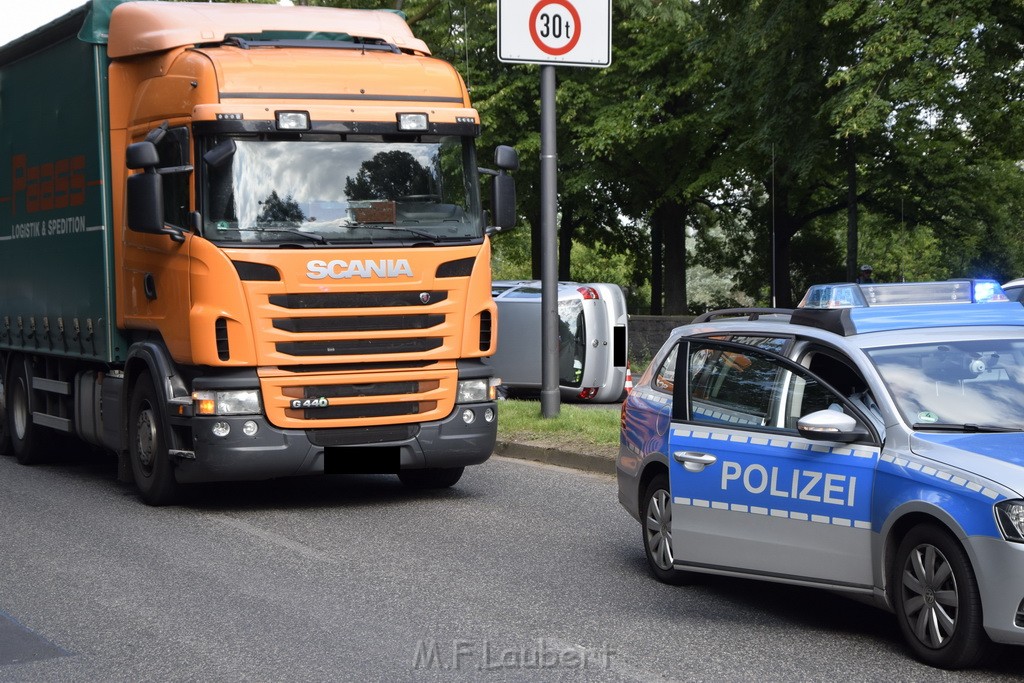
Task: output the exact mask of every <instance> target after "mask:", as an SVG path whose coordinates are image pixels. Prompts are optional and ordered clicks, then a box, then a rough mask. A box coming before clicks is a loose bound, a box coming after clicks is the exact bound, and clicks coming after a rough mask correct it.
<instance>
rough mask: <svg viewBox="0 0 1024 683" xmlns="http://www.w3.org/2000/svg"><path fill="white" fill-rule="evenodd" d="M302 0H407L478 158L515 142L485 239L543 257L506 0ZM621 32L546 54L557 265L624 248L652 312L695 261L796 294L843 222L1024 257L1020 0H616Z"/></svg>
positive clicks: (942, 272)
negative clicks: (606, 53) (474, 114)
mask: <svg viewBox="0 0 1024 683" xmlns="http://www.w3.org/2000/svg"><path fill="white" fill-rule="evenodd" d="M307 4H320V5H336V6H352V7H355V6H360V7H379V8H388V9H401V10H402V11H403V12H405V14H406V15H407V17H408V18H409V22H410V24H411V25H412V26H413V29H414V31H416V33H417V34H418V35H419V36H420V37H422V38H423V39H424V40H425V41H426V42H427V44H428V45H430V46H431V48H432V50H433V52H434V54H435V56H437V57H439V58H442V59H446V60H448V61H450V62H452V63H453V64H454V65H455V66H456V67H457V68H458V69H459V70H460V72H461V73H462V74H463V76H464V77H465V79H466V82H467V85H468V86H469V89H470V92H471V95H472V97H473V100H474V104H475V106H476V107H477V108H478V109H479V111H480V113H481V117H482V120H483V131H482V136H481V141H480V146H481V149H483V150H485V151H484V153H483V154H482V155H481V156H482V157H483V158H484V159H486V150H488V149H492V148H493V147H494V145H496V144H511V145H513V146H515V147H516V148H517V149H518V151H519V153H520V159H521V169H520V171H518V172H517V174H516V175H517V180H518V187H519V198H520V213H521V216H522V217H523V221H522V222H523V223H524V224H525V227H524V228H523V229H522V233H519V234H516V236H513V235H511V234H510V235H497V236H496V237H495V240H494V242H495V249H494V253H495V258H496V259H502V258H506V260H508V259H509V258H511V259H522V258H524V257H525V256H526V254H529V255H530V258H531V260H532V261H537V259H538V255H539V254H538V252H537V240H535V239H534V240H533V247H532V249H529V250H527V251H526V252H525V253H524V251H523V247H524V242H525V241H527V240H526V237H527V236H528V235H532V234H536V232H537V229H538V227H539V223H540V197H539V187H540V183H539V175H540V171H539V167H540V164H539V154H540V136H539V130H540V95H539V69H538V67H536V66H529V65H514V64H503V63H501V62H499V61H498V59H497V47H496V17H497V3H496V2H488V1H482V0H461V1H460V0H360V1H359V2H347V1H342V0H308V3H307ZM612 31H613V41H614V45H613V61H612V64H611V66H609V67H608V68H605V69H587V68H565V69H563V68H559V69H558V70H557V78H558V94H557V115H558V169H559V197H558V212H559V218H560V223H561V225H560V228H561V230H562V234H563V239H562V240H561V242H560V249H561V250H562V254H561V256H562V258H561V260H560V263H561V266H560V276H561V277H563V278H576V279H580V278H581V276H582V274H583V273H587V274H589V272H592V271H590V270H589V268H590V266H591V265H592V263H593V262H594V261H595V260H597V261H600V260H601V259H603V258H604V256H603V255H604V254H605V253H618V254H626V255H627V258H626V259H625V260H624V261H621V260H620V261H615V260H612V261H610V263H617V264H618V265H616V266H615V267H614V268H609V269H608V271H609V272H612V271H616V272H617V269H619V268H626V269H627V270H629V271H630V272H629V275H628V279H629V281H630V285H631V286H632V287H634V289H635V290H636V291H641V289H642V288H643V287H648V286H650V287H651V290H652V295H653V296H654V297H655V299H656V301H654V302H651V303H652V304H653V305H652V306H651V308H652V309H654V310H661V305H662V303H664V304H665V310H666V311H680V310H684V309H685V308H687V307H688V306H689V307H690V308H691V309H692V308H694V307H695V306H694V304H695V302H694V300H693V299H692V297H690V296H688V294H687V289H686V282H687V279H688V278H687V274H688V272H689V271H691V270H692V271H693V273H708V272H712V273H716V274H718V276H719V280H720V281H724V280H728V281H731V282H733V283H734V290H733V295H730V296H733V298H734V299H735V300H737V301H739V300H753V301H756V302H760V303H769V302H771V301H774V302H775V303H777V304H779V305H787V304H790V303H792V301H793V300H794V298H798V296H799V294H800V292H801V291H802V288H803V287H805V286H806V285H807V284H810V283H811V282H814V281H817V280H821V279H843V278H844V277H845V276H846V274H847V272H848V270H847V268H848V266H851V265H852V263H847V262H846V261H847V258H846V254H845V250H844V244H845V242H846V239H847V235H848V234H857V235H859V240H858V242H857V244H858V249H857V252H856V253H855V254H853V258H854V259H855V260H856V262H871V263H872V264H873V265H874V267H875V272H876V275H878V276H879V277H882V278H891V279H901V278H906V279H917V278H942V277H952V276H968V275H985V276H989V277H995V278H997V279H1009V278H1010V277H1013V276H1018V275H1022V274H1024V247H1022V246H1021V244H1020V243H1021V240H1020V239H1019V238H1018V235H1019V233H1020V220H1021V219H1020V216H1021V215H1024V213H1022V209H1024V207H1022V206H1021V204H1022V203H1024V172H1022V167H1021V163H1020V162H1021V160H1022V159H1024V125H1022V124H1024V79H1022V78H1021V76H1022V73H1021V72H1022V70H1024V59H1022V54H1024V48H1022V45H1024V2H1022V0H928V1H927V2H923V1H922V2H909V3H908V2H898V1H897V0H775V1H774V2H771V3H768V2H762V1H755V2H751V1H749V0H699V1H696V2H666V1H665V0H616V2H615V3H613V29H612ZM851 207H855V208H856V212H852V211H851ZM853 228H858V230H857V231H856V232H854V231H853ZM504 244H507V245H508V247H509V249H508V250H507V251H508V253H507V254H503V250H504V246H503V245H504ZM573 245H586V259H585V264H586V266H583V265H581V264H580V262H579V261H578V260H576V259H573V258H572V257H571V255H570V254H569V250H570V249H573V250H576V249H579V247H578V246H575V247H574V246H573ZM523 265H525V266H526V267H525V269H523V268H521V270H526V272H531V273H533V274H535V273H536V269H535V268H531V267H530V264H523ZM597 272H600V270H598V271H597ZM773 272H774V273H775V274H776V275H775V278H774V280H773V278H772V273H773ZM691 279H692V278H691ZM692 289H693V291H695V292H696V291H702V292H703V291H706V290H707V289H708V288H701V287H696V288H692ZM644 291H646V290H644ZM715 292H716V294H714V295H713V296H714V298H716V300H721V298H722V296H723V294H722V288H721V287H720V286H717V289H715ZM680 298H681V300H680ZM708 303H709V304H711V303H714V302H710V301H709V302H708Z"/></svg>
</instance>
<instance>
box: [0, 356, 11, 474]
mask: <svg viewBox="0 0 1024 683" xmlns="http://www.w3.org/2000/svg"><path fill="white" fill-rule="evenodd" d="M5 367H7V359H6V358H4V357H3V356H0V455H10V454H11V429H10V427H9V426H8V425H7V377H5V376H4V368H5Z"/></svg>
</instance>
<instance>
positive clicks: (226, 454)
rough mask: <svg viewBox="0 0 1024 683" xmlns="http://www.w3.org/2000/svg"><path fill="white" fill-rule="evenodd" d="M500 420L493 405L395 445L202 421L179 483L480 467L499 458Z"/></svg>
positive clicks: (336, 433)
mask: <svg viewBox="0 0 1024 683" xmlns="http://www.w3.org/2000/svg"><path fill="white" fill-rule="evenodd" d="M488 409H489V410H490V414H491V416H492V419H491V420H490V422H488V421H487V420H486V419H485V417H484V415H485V412H486V411H487V410H488ZM467 410H471V411H472V412H473V414H474V417H475V419H474V420H473V421H472V422H471V423H470V424H466V422H465V420H464V419H463V413H464V412H465V411H467ZM497 414H498V411H497V404H496V403H494V402H486V403H473V404H465V405H457V406H456V407H455V410H453V411H452V413H451V415H449V416H448V417H447V418H445V419H443V420H439V421H436V422H427V423H421V424H413V425H409V426H408V430H407V432H406V435H403V437H399V438H392V439H391V440H380V434H381V432H379V431H375V430H372V429H367V430H359V429H349V430H310V431H306V430H298V429H278V428H277V427H274V426H273V425H271V424H270V423H268V422H267V420H266V418H265V417H263V416H260V415H246V416H231V417H196V418H193V423H192V435H193V444H192V445H193V449H194V450H193V452H194V453H195V458H179V459H178V461H177V468H176V470H175V475H176V478H177V480H178V481H179V482H181V483H199V482H213V481H246V480H261V479H277V478H281V477H296V476H304V475H311V474H323V473H328V474H330V473H344V472H359V473H371V472H378V473H397V472H398V471H399V470H414V469H423V468H428V467H429V468H452V467H464V466H466V465H477V464H479V463H482V462H484V461H485V460H487V458H489V457H490V456H491V453H493V452H494V443H495V440H496V439H497ZM246 422H253V423H255V424H256V427H257V429H256V432H255V433H254V434H253V435H252V436H247V435H245V434H244V433H243V431H242V427H243V425H244V423H246ZM216 423H225V424H227V425H228V426H229V427H230V431H229V433H228V434H227V435H226V436H223V437H219V436H216V435H214V433H213V427H214V425H215V424H216ZM392 436H393V435H392Z"/></svg>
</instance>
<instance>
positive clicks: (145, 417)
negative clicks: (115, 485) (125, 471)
mask: <svg viewBox="0 0 1024 683" xmlns="http://www.w3.org/2000/svg"><path fill="white" fill-rule="evenodd" d="M166 434H167V431H166V424H165V418H164V414H163V411H162V410H161V409H160V401H159V400H158V399H157V393H156V389H155V388H154V387H153V380H152V379H150V377H149V375H146V374H143V375H142V376H140V377H139V380H138V381H137V382H136V383H135V388H134V389H133V390H132V400H131V403H130V404H129V409H128V453H129V458H130V460H131V463H132V477H133V478H134V479H135V486H136V487H137V488H138V489H139V494H140V495H141V496H142V500H144V501H145V502H146V503H148V504H150V505H167V504H169V503H173V502H174V501H175V499H176V498H177V496H178V480H177V479H175V478H174V465H173V463H172V462H171V456H170V453H168V450H167V443H166V442H167V436H166Z"/></svg>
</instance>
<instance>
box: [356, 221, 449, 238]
mask: <svg viewBox="0 0 1024 683" xmlns="http://www.w3.org/2000/svg"><path fill="white" fill-rule="evenodd" d="M353 227H359V228H361V229H363V230H381V231H383V232H407V233H409V234H410V235H416V236H417V237H423V238H426V239H428V240H430V241H432V242H440V241H441V238H440V237H438V236H437V235H435V234H433V233H430V232H427V231H425V230H417V229H416V228H406V227H404V226H401V225H366V224H360V225H359V226H353Z"/></svg>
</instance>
